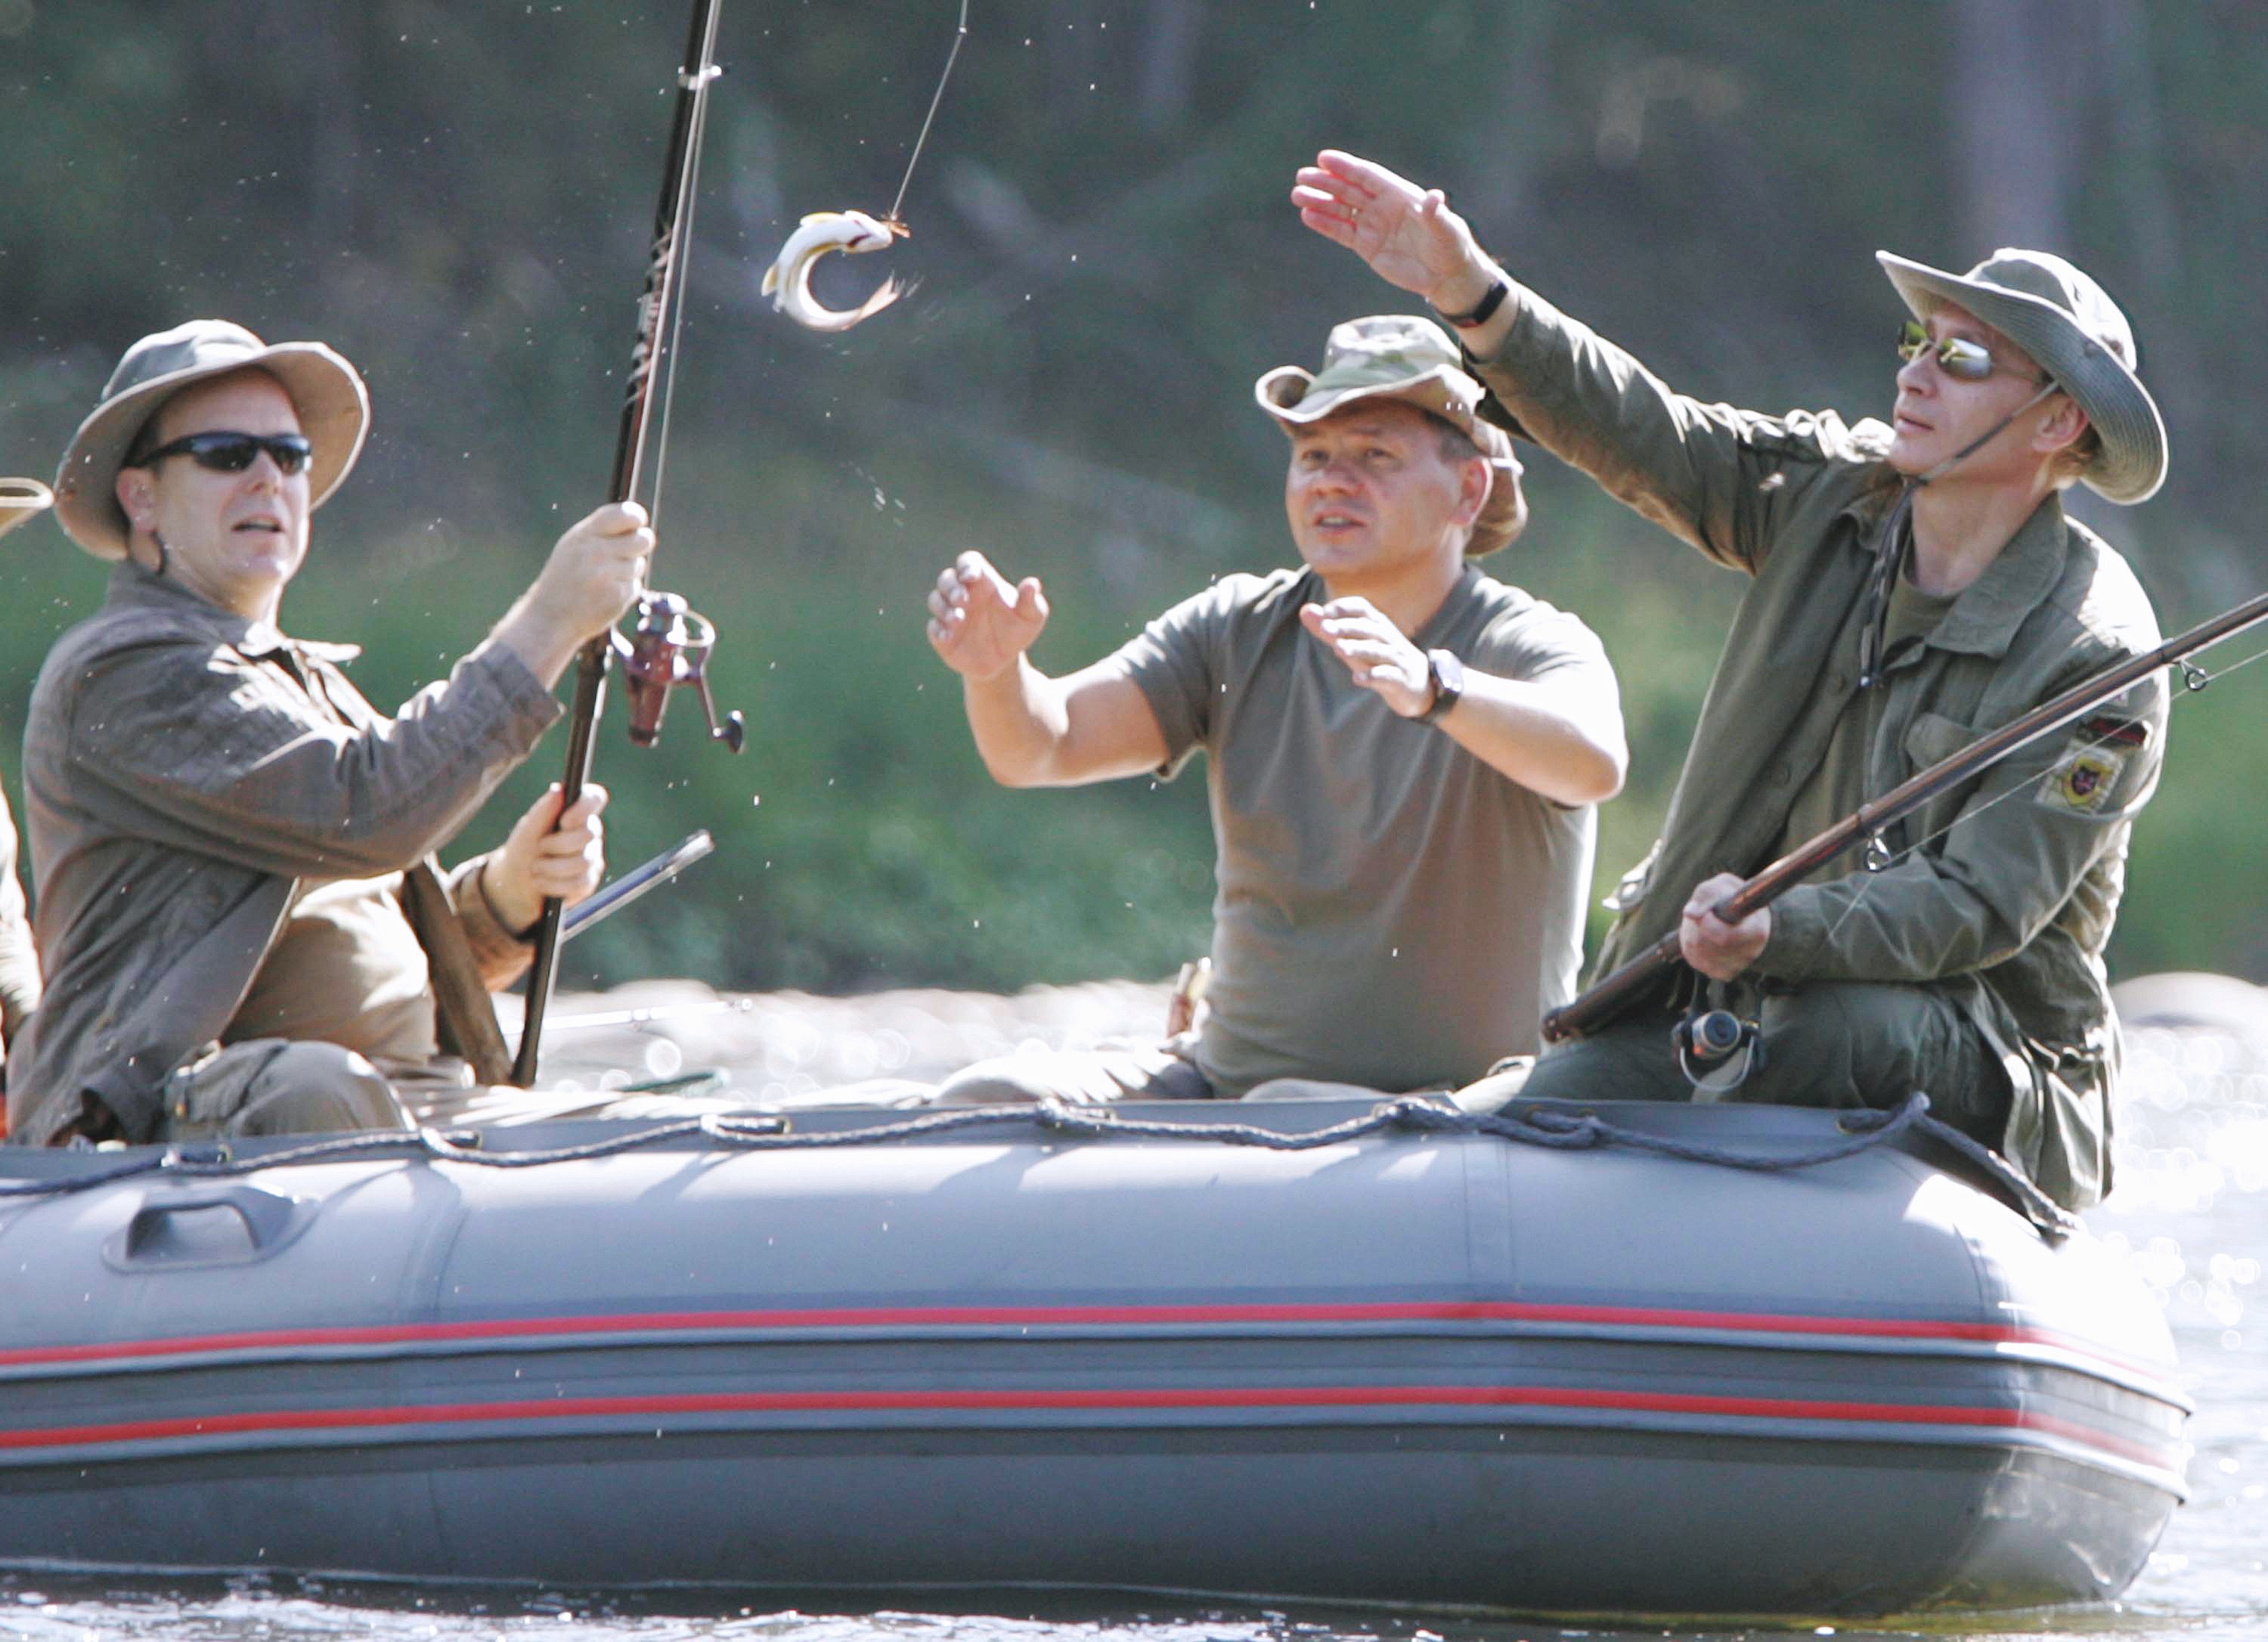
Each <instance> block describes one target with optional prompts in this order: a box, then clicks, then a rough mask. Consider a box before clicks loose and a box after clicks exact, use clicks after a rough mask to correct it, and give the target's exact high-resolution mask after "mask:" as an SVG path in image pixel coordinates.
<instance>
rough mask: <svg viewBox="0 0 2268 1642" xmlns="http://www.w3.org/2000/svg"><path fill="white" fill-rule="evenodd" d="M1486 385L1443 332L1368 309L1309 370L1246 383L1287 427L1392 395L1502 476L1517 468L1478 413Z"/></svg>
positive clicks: (1334, 336)
mask: <svg viewBox="0 0 2268 1642" xmlns="http://www.w3.org/2000/svg"><path fill="white" fill-rule="evenodd" d="M1486 392H1487V390H1486V389H1484V387H1482V386H1481V384H1480V382H1479V380H1478V379H1476V378H1475V377H1474V376H1473V375H1472V374H1471V373H1470V372H1468V371H1467V370H1466V369H1465V366H1464V356H1463V355H1462V353H1460V352H1459V351H1458V350H1457V345H1456V343H1454V342H1451V341H1450V340H1449V334H1448V333H1447V331H1445V330H1443V329H1442V328H1440V326H1438V325H1436V324H1434V323H1433V321H1432V320H1428V319H1422V318H1420V317H1419V316H1418V315H1417V314H1414V313H1374V314H1373V315H1371V316H1370V317H1369V318H1368V319H1362V320H1347V321H1346V322H1345V323H1344V324H1343V325H1335V326H1333V327H1332V328H1331V334H1330V337H1329V340H1328V341H1327V342H1325V343H1324V344H1323V368H1322V370H1321V371H1320V372H1313V373H1310V372H1307V371H1303V370H1301V369H1300V367H1299V366H1298V365H1296V364H1285V365H1278V366H1277V367H1276V369H1274V370H1273V371H1270V372H1268V373H1267V374H1266V375H1265V376H1263V377H1262V378H1261V379H1259V380H1258V381H1257V382H1256V383H1254V384H1253V386H1252V396H1253V397H1254V398H1255V399H1256V400H1258V401H1260V409H1263V410H1264V411H1266V412H1267V413H1268V414H1269V415H1270V416H1273V417H1275V418H1276V420H1277V421H1278V423H1282V424H1283V426H1284V431H1285V432H1287V433H1288V432H1290V431H1292V428H1293V427H1295V426H1297V425H1299V424H1300V423H1307V422H1319V421H1321V420H1322V418H1323V417H1325V416H1330V415H1331V414H1332V413H1334V412H1335V411H1339V410H1344V409H1346V407H1347V406H1349V405H1351V404H1353V403H1354V402H1355V401H1357V400H1363V399H1399V400H1402V401H1404V402H1406V403H1409V404H1412V405H1415V406H1417V407H1418V409H1420V410H1429V411H1431V412H1432V413H1433V415H1435V416H1439V417H1440V418H1441V419H1442V420H1443V421H1444V422H1447V423H1450V424H1451V425H1452V426H1454V427H1455V428H1457V429H1459V430H1460V431H1462V432H1463V433H1464V435H1465V437H1466V438H1469V439H1470V440H1472V442H1473V443H1474V444H1475V445H1477V446H1479V448H1480V453H1481V454H1482V455H1484V456H1485V457H1487V458H1488V459H1489V460H1490V462H1491V464H1492V465H1494V466H1496V467H1498V468H1503V469H1505V470H1506V472H1508V473H1512V474H1515V475H1516V474H1518V473H1519V472H1520V471H1521V466H1520V459H1519V458H1518V457H1517V456H1515V455H1513V453H1512V439H1511V438H1510V436H1509V435H1507V434H1506V432H1505V431H1504V430H1503V429H1502V428H1499V427H1498V426H1497V425H1496V424H1495V423H1492V422H1484V421H1483V420H1481V416H1480V405H1481V400H1482V398H1483V397H1484V395H1485V394H1486Z"/></svg>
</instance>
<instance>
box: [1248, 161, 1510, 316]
mask: <svg viewBox="0 0 2268 1642" xmlns="http://www.w3.org/2000/svg"><path fill="white" fill-rule="evenodd" d="M1292 204H1294V205H1296V206H1298V207H1299V208H1300V221H1301V222H1303V223H1305V224H1307V226H1308V227H1310V228H1312V229H1314V231H1315V232H1317V233H1319V234H1321V235H1322V236H1323V238H1324V239H1329V240H1330V241H1331V242H1332V243H1333V244H1335V245H1343V246H1344V247H1346V248H1347V249H1348V250H1350V251H1351V252H1353V253H1354V254H1356V255H1357V256H1359V257H1360V258H1361V259H1362V260H1363V261H1366V262H1367V263H1369V264H1370V267H1371V270H1372V272H1373V273H1375V274H1376V275H1377V276H1379V277H1380V278H1381V279H1383V280H1385V281H1386V282H1387V283H1388V284H1392V285H1399V286H1400V287H1401V288H1402V289H1403V290H1404V291H1415V292H1416V293H1417V294H1418V296H1420V297H1423V298H1425V300H1426V301H1427V302H1430V303H1432V305H1433V306H1435V307H1437V308H1439V309H1440V310H1441V311H1442V312H1443V313H1462V312H1463V311H1464V310H1466V309H1468V308H1469V307H1471V306H1473V305H1474V304H1475V303H1476V302H1478V301H1479V300H1480V299H1481V298H1482V297H1484V296H1485V295H1486V294H1487V292H1488V288H1489V284H1490V282H1491V279H1492V278H1493V271H1492V264H1491V262H1490V261H1489V259H1488V255H1487V254H1486V253H1485V252H1484V251H1483V250H1482V249H1481V248H1480V246H1479V244H1478V242H1477V241H1476V240H1475V239H1474V238H1473V231H1472V230H1471V229H1470V228H1469V227H1468V226H1466V225H1465V219H1464V218H1463V217H1460V216H1458V215H1457V214H1456V212H1454V211H1453V210H1450V209H1449V207H1448V202H1447V200H1446V199H1445V198H1444V196H1443V195H1442V193H1441V191H1440V189H1439V188H1430V189H1428V188H1419V187H1418V185H1417V184H1416V183H1414V182H1411V181H1410V180H1408V179H1407V178H1405V177H1400V176H1397V175H1395V173H1393V172H1390V171H1388V169H1387V168H1386V167H1385V166H1381V165H1377V164H1374V163H1373V162H1372V161H1370V160H1367V159H1361V158H1357V157H1356V156H1354V155H1352V154H1347V153H1342V152H1341V151H1339V150H1337V149H1335V148H1327V149H1325V150H1323V151H1322V153H1320V154H1318V155H1316V156H1315V163H1314V165H1312V166H1300V171H1299V174H1298V176H1297V177H1296V178H1295V179H1294V180H1293V185H1292Z"/></svg>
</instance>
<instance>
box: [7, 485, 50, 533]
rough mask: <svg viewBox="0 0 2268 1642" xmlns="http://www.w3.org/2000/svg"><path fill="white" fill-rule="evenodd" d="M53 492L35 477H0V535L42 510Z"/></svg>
mask: <svg viewBox="0 0 2268 1642" xmlns="http://www.w3.org/2000/svg"><path fill="white" fill-rule="evenodd" d="M54 500H55V493H54V492H53V491H51V490H48V487H47V486H45V485H43V484H41V483H40V482H39V481H38V480H36V479H0V536H4V535H6V534H8V533H9V532H10V531H11V530H13V529H15V528H16V526H18V525H20V524H23V523H25V522H26V520H28V519H30V518H31V517H32V515H33V514H34V513H38V512H45V511H46V509H47V507H48V504H49V503H51V502H53V501H54Z"/></svg>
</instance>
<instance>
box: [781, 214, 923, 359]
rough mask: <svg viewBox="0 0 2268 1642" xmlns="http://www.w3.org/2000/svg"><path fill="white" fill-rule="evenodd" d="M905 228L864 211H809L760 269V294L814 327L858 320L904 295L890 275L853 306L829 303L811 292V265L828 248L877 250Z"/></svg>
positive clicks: (837, 327) (841, 326)
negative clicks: (761, 281) (771, 258)
mask: <svg viewBox="0 0 2268 1642" xmlns="http://www.w3.org/2000/svg"><path fill="white" fill-rule="evenodd" d="M907 232H909V230H908V229H907V228H906V226H905V225H904V224H902V223H900V222H895V221H892V220H890V219H888V218H886V217H869V216H867V215H866V213H865V212H864V211H814V212H813V213H812V214H811V215H810V216H808V217H805V218H804V219H803V222H802V225H800V226H799V227H798V228H797V229H796V231H795V232H793V233H792V234H790V235H789V236H788V238H787V243H786V244H785V245H784V246H782V247H780V254H779V255H778V256H777V257H776V258H775V259H773V261H772V265H771V266H770V268H768V269H765V270H764V283H763V293H764V295H766V296H768V297H770V298H771V299H772V306H774V307H775V308H777V309H778V310H779V311H780V312H781V313H784V314H786V315H787V316H788V318H790V319H792V320H794V321H795V322H796V323H797V324H798V325H802V326H806V327H808V328H811V329H812V330H814V331H847V330H849V329H850V328H851V327H852V326H854V325H856V324H858V321H859V320H867V319H872V318H873V316H874V315H875V314H877V313H880V312H881V311H882V310H883V309H884V308H887V307H888V306H890V304H892V303H893V302H895V301H896V300H897V299H898V298H900V297H902V296H903V295H904V294H905V287H903V286H902V285H900V284H899V283H898V282H897V281H896V279H895V278H891V279H886V280H884V281H883V282H882V283H881V285H880V288H879V289H878V290H876V291H875V292H874V294H873V296H871V297H869V298H866V299H865V301H864V302H862V303H860V304H859V305H858V306H857V307H855V308H830V307H827V306H824V305H822V304H821V302H820V301H819V300H818V298H815V297H814V296H813V295H812V294H811V268H812V264H813V263H814V262H816V261H819V259H820V258H821V257H822V256H825V255H826V254H828V252H829V251H843V252H847V253H849V254H852V255H857V254H859V253H860V252H864V251H880V250H882V249H884V248H885V247H887V246H888V245H889V243H890V242H891V241H892V240H893V239H901V238H902V237H904V235H905V234H906V233H907Z"/></svg>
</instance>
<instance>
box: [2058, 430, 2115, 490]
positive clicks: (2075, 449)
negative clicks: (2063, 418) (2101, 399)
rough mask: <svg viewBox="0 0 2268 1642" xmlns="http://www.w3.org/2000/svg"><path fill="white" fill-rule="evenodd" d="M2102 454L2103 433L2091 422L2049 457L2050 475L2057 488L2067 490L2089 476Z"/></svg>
mask: <svg viewBox="0 0 2268 1642" xmlns="http://www.w3.org/2000/svg"><path fill="white" fill-rule="evenodd" d="M2101 455H2102V434H2101V433H2100V432H2099V431H2096V429H2095V423H2092V422H2090V423H2088V424H2087V430H2086V431H2084V432H2083V433H2081V434H2080V436H2079V437H2078V438H2075V439H2073V441H2072V442H2071V443H2070V444H2068V445H2065V446H2064V447H2063V448H2062V449H2061V450H2059V451H2058V452H2057V453H2055V454H2054V455H2053V456H2052V457H2051V458H2050V459H2049V460H2048V477H2049V478H2050V479H2051V480H2052V481H2054V482H2055V487H2056V489H2057V490H2067V489H2069V488H2070V487H2071V486H2072V485H2073V484H2075V483H2077V482H2079V481H2080V480H2081V479H2083V478H2085V477H2086V476H2087V470H2088V468H2092V467H2094V466H2095V460H2096V458H2098V457H2100V456H2101Z"/></svg>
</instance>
